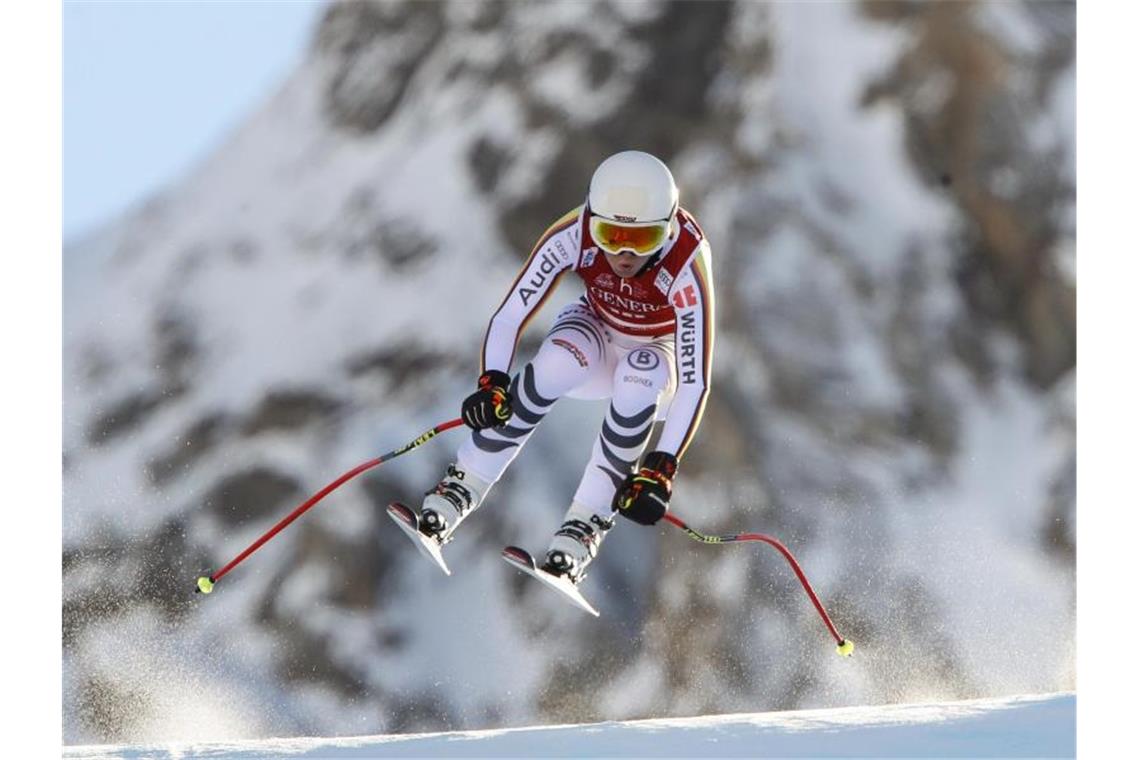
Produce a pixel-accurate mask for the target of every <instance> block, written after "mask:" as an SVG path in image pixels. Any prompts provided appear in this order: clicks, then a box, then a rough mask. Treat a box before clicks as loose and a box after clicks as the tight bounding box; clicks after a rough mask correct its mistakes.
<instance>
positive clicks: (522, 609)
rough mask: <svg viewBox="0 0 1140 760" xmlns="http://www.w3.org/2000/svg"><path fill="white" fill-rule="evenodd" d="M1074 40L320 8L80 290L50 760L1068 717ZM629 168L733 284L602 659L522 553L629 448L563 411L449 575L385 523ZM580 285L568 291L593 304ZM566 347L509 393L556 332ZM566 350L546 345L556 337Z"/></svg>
mask: <svg viewBox="0 0 1140 760" xmlns="http://www.w3.org/2000/svg"><path fill="white" fill-rule="evenodd" d="M1074 47H1075V13H1074V7H1073V5H1072V4H1071V3H1053V2H1024V3H1013V2H1008V3H1007V2H1002V3H998V2H994V3H964V2H963V3H914V2H869V3H861V4H860V3H779V4H763V3H758V2H747V1H741V2H688V1H683V0H674V1H672V2H667V3H655V2H632V1H631V0H615V1H613V2H589V3H587V2H568V1H566V2H563V1H560V0H556V1H552V2H536V3H509V2H482V3H470V2H463V1H462V0H455V1H454V2H337V3H332V4H330V5H329V6H328V7H327V9H326V11H325V12H324V14H323V17H322V19H321V21H320V23H319V25H318V28H317V29H316V30H315V34H314V38H313V42H312V45H311V48H310V50H309V53H308V56H307V58H306V60H305V62H304V64H303V65H302V66H301V67H300V68H299V69H298V70H297V71H296V72H295V73H294V74H293V75H292V76H291V77H289V79H288V80H287V81H286V82H285V83H283V85H282V87H281V88H280V89H279V91H277V92H276V93H274V94H273V95H272V97H270V98H269V99H268V100H267V101H266V102H265V103H264V104H263V105H262V106H261V107H260V108H259V109H257V110H256V112H255V113H253V115H252V116H251V117H250V118H249V119H248V120H247V121H246V122H245V123H244V125H243V126H242V127H241V128H240V129H239V130H237V131H236V132H235V133H234V134H233V135H232V136H231V137H230V138H229V139H228V140H227V141H226V142H225V143H224V144H223V145H221V146H220V147H219V148H218V149H217V150H216V151H215V152H214V153H213V155H212V156H211V157H210V158H209V159H208V160H207V161H205V162H204V163H203V164H202V165H201V166H199V167H198V168H197V169H196V170H195V171H194V172H193V173H192V174H190V175H189V176H186V177H184V178H182V179H180V180H179V181H178V182H176V183H175V184H173V185H172V186H170V187H169V188H168V189H167V190H166V191H165V192H163V193H162V194H160V195H159V196H157V197H155V198H152V199H151V200H149V201H148V202H147V203H146V204H145V205H143V206H141V207H140V208H138V209H136V210H134V211H133V212H131V213H129V214H128V215H126V216H125V217H124V218H122V219H120V220H117V221H116V222H115V223H113V224H111V225H110V226H108V227H107V228H105V229H103V230H101V231H100V232H99V233H98V234H96V235H94V236H92V237H91V238H89V239H86V240H83V241H81V242H80V243H78V244H76V245H74V246H72V247H70V248H69V249H68V250H66V251H65V254H64V255H65V285H64V288H65V290H64V303H65V314H64V336H63V339H64V386H65V396H64V427H65V430H64V445H65V449H64V452H63V472H64V504H63V510H64V537H63V538H64V543H63V560H62V561H63V571H64V585H63V605H64V630H63V658H64V700H65V705H64V708H65V709H64V713H65V727H64V728H65V740H66V741H68V742H69V743H75V742H96V741H135V742H137V741H147V740H160V739H161V740H177V739H183V738H185V739H215V740H217V739H230V738H247V737H257V736H269V735H314V734H319V735H330V734H349V733H351V734H364V733H380V732H400V731H414V730H446V729H457V728H492V727H497V726H509V725H523V724H530V723H536V722H538V723H558V722H577V721H590V720H600V719H628V718H640V717H665V716H684V715H694V714H708V713H716V712H755V711H761V710H778V709H791V708H814V707H829V706H842V705H855V704H872V703H881V702H901V701H917V700H920V699H922V698H925V697H938V698H974V697H984V696H996V695H1001V694H1009V693H1015V692H1029V691H1047V690H1048V691H1055V690H1061V689H1071V688H1073V684H1074V679H1075V675H1074V665H1073V643H1072V642H1073V632H1074V621H1075V610H1074V593H1075V584H1074V553H1075V528H1074V517H1075V511H1074V510H1075V504H1074V502H1075V435H1074V431H1075V400H1074V393H1073V386H1074V374H1075V372H1074V368H1075V336H1076V330H1075V309H1074V302H1075V266H1074V257H1075V237H1076V230H1075V155H1074V154H1075V143H1074V134H1075V72H1074ZM625 148H639V149H643V150H648V151H650V152H653V153H655V154H656V155H658V156H660V157H661V158H663V159H664V160H666V161H667V162H668V163H669V164H670V166H671V167H672V168H673V171H674V174H675V175H676V176H677V179H678V183H679V185H680V187H681V193H682V198H681V201H682V204H683V205H685V206H686V207H687V208H689V209H690V210H691V211H692V212H693V213H694V214H695V215H696V216H697V218H698V219H700V220H701V223H702V226H703V227H704V230H705V232H706V233H707V235H708V237H709V239H710V241H711V243H712V248H713V256H714V277H715V282H716V288H717V303H718V333H717V349H716V355H715V361H714V388H713V392H712V394H711V397H710V401H709V404H708V408H707V411H706V414H705V419H704V422H703V425H702V428H701V430H700V434H699V437H698V439H697V442H696V443H695V444H694V445H693V447H692V448H691V449H690V451H689V454H688V456H687V457H686V460H685V462H684V463H683V467H682V473H681V476H680V479H679V481H678V484H677V488H676V491H675V495H674V509H675V510H676V512H677V514H679V515H681V516H682V517H684V519H686V520H688V521H689V522H690V523H692V524H693V525H694V526H696V527H698V528H700V529H701V530H704V531H705V532H734V531H738V530H758V531H763V532H766V533H771V534H773V535H776V536H779V537H780V538H781V539H782V540H783V541H784V542H785V543H786V544H788V545H789V546H790V547H791V548H792V549H793V550H794V551H795V552H796V554H797V556H798V557H799V559H800V560H801V562H802V563H803V565H804V566H805V569H806V570H807V572H808V574H809V577H810V578H811V579H812V582H813V583H814V584H815V586H816V589H817V591H818V592H819V593H820V596H821V597H822V598H823V600H824V602H825V603H826V604H827V605H828V607H829V610H830V612H831V614H832V616H833V618H834V619H835V621H836V623H837V625H838V626H839V627H840V629H841V630H843V631H844V632H845V633H846V634H847V635H849V636H850V637H851V638H853V639H854V640H855V641H856V642H857V643H858V647H859V648H858V650H857V654H856V657H855V658H852V659H850V660H848V659H843V660H841V659H840V658H837V657H835V656H834V655H832V654H831V649H832V647H831V645H830V644H829V638H828V637H827V635H826V632H825V631H824V629H823V628H822V626H820V625H819V621H818V620H817V619H816V618H815V612H814V610H813V609H812V608H811V606H810V604H809V603H808V602H807V600H806V599H805V598H804V597H803V595H802V592H801V590H800V588H799V585H798V584H797V583H796V581H795V578H794V576H792V575H791V574H790V572H789V571H788V570H787V568H786V566H785V565H784V564H783V560H782V559H781V558H780V557H779V556H778V555H776V553H775V552H771V551H770V550H768V549H766V548H763V547H760V548H757V547H756V546H755V545H744V546H741V545H736V546H721V547H716V546H700V545H697V544H695V543H693V542H690V541H688V540H687V539H686V538H685V537H684V536H682V535H681V534H680V533H679V532H677V531H675V530H672V529H669V528H667V527H662V528H660V529H642V528H639V527H637V526H634V525H632V524H630V525H624V526H622V527H621V529H620V530H618V531H615V534H614V535H613V537H612V538H611V539H609V543H607V546H606V551H605V552H604V553H603V555H602V557H601V558H600V559H599V561H598V563H597V564H596V565H595V569H594V570H593V571H592V573H591V577H590V579H589V580H588V581H587V582H586V586H585V590H586V592H587V594H588V595H590V596H591V597H592V598H593V600H594V601H595V603H596V604H597V605H598V606H599V607H600V608H601V609H602V610H603V617H602V618H601V619H600V620H594V619H590V618H587V617H586V616H581V615H579V614H577V613H576V612H575V611H573V610H572V609H568V608H567V607H566V606H565V605H563V604H562V603H560V602H559V601H558V600H557V599H554V598H550V597H549V596H548V594H546V593H545V592H544V591H543V590H542V589H536V588H534V585H535V584H529V583H526V582H525V581H524V579H523V578H521V577H516V576H515V575H514V574H513V573H512V571H511V570H510V569H509V568H508V567H507V566H506V565H504V564H503V563H502V562H501V561H500V560H499V559H498V557H497V554H498V550H499V548H500V547H501V546H503V545H505V544H507V543H520V544H522V545H527V546H532V547H534V548H536V549H537V548H539V547H541V546H544V545H545V542H546V540H547V539H548V536H549V534H550V532H551V531H552V530H553V528H554V527H555V526H556V524H557V522H558V520H559V518H560V516H561V513H562V511H563V510H564V509H565V506H566V503H567V499H568V498H569V496H570V494H571V493H572V492H573V488H574V485H575V483H576V482H577V478H578V476H579V474H580V471H581V467H582V466H583V465H584V463H585V461H586V458H587V456H588V450H589V446H590V442H591V440H592V438H593V436H594V435H595V434H596V430H597V426H598V424H599V423H598V421H599V420H600V415H601V411H602V407H601V406H598V405H591V404H586V403H582V402H563V403H562V404H560V405H559V406H558V407H556V409H555V411H554V412H553V413H552V414H551V416H550V418H549V419H548V420H547V421H546V422H545V423H544V425H543V427H542V428H540V430H539V432H538V433H537V434H536V436H535V438H534V439H533V440H532V441H531V444H530V445H529V446H528V448H527V450H526V451H525V452H524V453H523V454H522V456H521V457H520V458H519V460H518V461H517V462H516V464H515V467H514V468H513V469H512V470H511V471H510V472H509V473H508V474H507V476H506V477H505V478H504V480H503V481H502V482H501V483H500V484H499V485H498V486H496V489H495V491H494V493H493V496H492V498H491V501H490V503H489V504H488V505H487V506H486V507H485V508H484V510H483V511H481V512H480V513H479V514H478V515H477V516H476V518H474V519H473V520H472V521H471V522H470V523H469V524H468V525H465V527H464V531H463V532H462V533H461V534H460V535H459V537H458V538H457V540H456V541H455V542H454V543H453V544H451V545H450V546H449V548H448V556H449V559H450V561H451V562H452V565H453V568H454V569H455V570H456V571H457V572H456V573H455V575H453V576H452V577H451V578H444V577H443V576H442V575H439V574H438V572H437V571H435V570H434V569H433V568H431V567H430V566H428V565H427V564H425V563H423V562H422V561H420V560H419V558H418V557H417V556H416V555H415V553H414V551H413V550H412V549H411V548H410V547H409V546H407V545H406V541H405V540H404V539H403V538H402V537H401V536H399V535H398V533H397V531H395V530H394V528H393V526H391V525H390V524H389V523H388V520H387V518H386V517H384V516H383V506H384V505H385V504H386V503H387V502H388V501H389V500H391V499H403V500H409V501H413V502H415V501H417V500H418V499H419V495H420V494H421V493H422V491H423V490H424V489H426V488H427V487H428V486H430V485H431V484H432V483H434V481H435V479H436V477H437V476H438V474H439V472H440V471H441V469H442V467H443V466H444V465H445V464H446V463H447V462H448V461H450V457H451V456H452V454H453V453H454V448H455V446H456V445H457V444H458V440H459V438H458V436H459V435H461V433H449V434H447V436H443V437H441V438H440V439H439V440H437V441H433V442H432V443H431V444H430V445H428V446H427V447H425V448H424V450H422V451H418V452H416V453H414V454H409V455H408V456H407V457H406V458H401V459H398V460H396V461H395V462H393V463H391V464H390V465H385V466H383V467H381V468H379V469H377V470H375V471H374V472H373V473H370V474H369V475H367V476H364V477H362V478H361V479H360V480H359V481H358V482H354V483H353V484H351V485H349V486H346V487H345V488H343V489H341V490H340V491H338V492H336V494H334V495H333V496H331V497H330V498H329V499H328V500H326V501H325V502H323V503H322V504H321V505H320V506H319V507H317V508H316V509H314V510H313V511H312V512H310V513H309V514H306V515H305V517H304V518H302V519H301V520H300V521H298V522H297V523H295V524H294V525H293V526H291V527H290V528H289V529H288V530H287V531H286V532H285V533H283V534H281V535H280V536H279V537H278V538H277V539H275V540H274V541H273V542H271V543H270V544H268V545H266V546H265V547H264V548H263V549H262V550H260V552H259V553H258V554H256V555H254V556H253V557H252V558H251V559H249V560H248V561H247V563H246V564H243V565H242V566H241V567H240V568H239V569H238V570H235V571H234V573H233V574H232V575H231V576H228V577H227V578H226V579H225V580H224V581H223V582H222V583H220V584H219V586H218V589H217V591H216V592H215V593H214V594H213V595H211V596H210V597H208V598H207V597H200V596H199V597H195V596H194V595H193V594H192V593H191V590H192V584H193V580H194V578H195V577H197V576H198V575H200V574H202V573H203V572H204V571H206V570H210V569H216V568H218V567H220V566H221V565H223V564H224V563H225V562H227V561H228V560H229V559H230V558H232V557H233V556H234V555H236V554H237V552H239V551H240V550H241V549H243V548H244V547H245V546H246V545H248V544H249V542H250V541H252V540H253V539H254V538H256V537H257V536H258V535H260V534H261V533H262V532H264V531H265V530H266V529H267V528H268V527H269V526H271V525H272V524H273V523H274V522H276V521H277V520H278V519H280V517H282V516H284V515H285V514H286V513H287V512H288V511H289V510H290V509H292V508H293V506H295V505H296V504H297V503H299V502H300V501H301V500H303V499H304V498H305V497H306V496H307V495H308V494H310V493H312V492H314V491H316V490H317V489H318V488H320V487H321V486H322V485H324V484H325V483H327V482H328V481H330V480H331V479H333V478H334V477H336V476H337V475H338V474H340V473H341V472H343V471H345V470H347V469H349V468H350V467H352V466H353V465H355V464H357V463H359V462H361V461H364V460H366V459H368V458H371V457H373V456H376V455H378V454H379V453H382V452H384V451H388V450H390V449H392V448H394V447H395V446H398V445H400V444H402V443H404V442H405V441H407V440H410V439H412V438H414V437H415V436H416V435H418V434H419V433H420V432H422V431H423V430H425V429H427V428H429V427H431V426H432V425H434V424H436V423H438V422H441V421H443V420H446V419H450V418H452V417H454V416H456V415H457V410H458V402H459V400H460V399H462V397H463V396H464V395H465V394H466V393H467V392H469V389H470V388H471V386H472V384H473V381H474V376H475V374H476V373H477V370H478V361H479V359H478V355H479V349H480V344H481V340H482V335H483V331H484V329H485V327H486V320H487V319H488V317H489V316H490V314H491V312H492V311H493V310H494V308H495V307H496V305H497V304H498V302H499V300H500V299H501V298H502V291H503V289H504V288H505V287H506V286H507V284H508V283H509V282H510V281H511V279H512V278H513V276H514V273H515V272H516V271H517V268H518V266H519V264H520V262H521V260H522V259H523V258H525V256H526V254H527V253H528V252H529V250H530V246H531V245H532V244H533V241H534V239H535V238H536V237H537V236H538V235H539V234H540V233H541V232H542V230H543V229H545V227H546V226H547V225H548V224H549V223H550V222H551V221H552V220H553V219H555V218H557V217H558V216H559V215H561V214H562V213H563V212H565V211H566V210H567V209H569V208H571V207H573V206H575V205H577V204H578V203H580V202H581V200H582V198H583V197H584V194H585V189H586V185H587V183H588V180H589V176H590V173H591V171H592V169H593V167H594V166H595V165H596V164H597V162H598V161H600V160H601V159H602V158H604V157H605V156H606V155H608V154H609V153H611V152H613V151H615V150H621V149H625ZM577 292H578V291H577V290H576V286H575V285H573V284H571V283H569V282H567V283H564V284H563V285H562V289H561V291H560V294H559V296H558V298H560V299H561V300H562V301H569V300H571V299H572V298H574V297H576V295H577ZM557 306H558V304H551V305H548V306H547V309H546V312H545V314H544V315H543V317H542V318H540V319H538V320H536V324H534V325H532V326H531V328H530V330H529V332H528V333H527V335H526V337H525V338H524V340H523V344H522V347H521V349H520V355H522V356H525V355H526V354H527V352H528V351H531V350H533V348H534V347H535V346H536V345H537V343H538V341H539V340H540V339H541V336H542V333H543V329H542V328H543V326H544V324H547V323H548V322H549V319H550V318H551V317H552V315H553V314H554V313H555V312H556V311H557ZM538 323H542V324H538Z"/></svg>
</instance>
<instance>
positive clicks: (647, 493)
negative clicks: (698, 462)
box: [613, 451, 677, 525]
mask: <svg viewBox="0 0 1140 760" xmlns="http://www.w3.org/2000/svg"><path fill="white" fill-rule="evenodd" d="M676 474H677V457H675V456H673V455H672V454H668V453H666V452H664V451H651V452H649V453H648V454H646V455H645V459H644V460H642V462H641V469H640V470H638V471H637V472H636V473H632V474H630V475H627V476H626V479H625V482H624V483H622V484H621V487H620V488H618V490H617V493H615V494H614V502H613V508H614V511H615V512H617V513H618V514H619V515H621V516H622V517H628V518H629V519H630V520H633V521H634V522H635V523H641V524H642V525H653V524H654V523H656V522H657V521H658V520H660V519H661V518H662V517H664V516H665V513H666V512H668V511H669V496H670V494H672V493H673V476H674V475H676Z"/></svg>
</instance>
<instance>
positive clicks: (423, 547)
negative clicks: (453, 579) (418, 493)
mask: <svg viewBox="0 0 1140 760" xmlns="http://www.w3.org/2000/svg"><path fill="white" fill-rule="evenodd" d="M388 516H389V517H391V518H392V520H394V521H395V523H396V525H398V526H400V530H402V531H404V533H405V534H407V536H408V538H410V539H412V543H414V544H415V545H416V548H417V549H419V550H420V553H421V554H423V555H424V556H425V557H427V558H428V559H430V560H431V561H432V562H434V563H435V564H436V565H438V566H439V569H440V570H442V571H443V572H444V573H445V574H446V575H451V570H449V569H448V568H447V563H446V562H444V561H443V545H442V544H440V543H439V541H437V540H435V539H434V538H432V537H431V536H429V535H427V534H425V533H424V532H423V531H421V530H420V518H419V516H417V515H416V513H415V512H413V511H412V510H411V509H409V508H408V507H406V506H404V505H403V504H401V503H400V502H398V501H394V502H392V503H391V504H389V505H388Z"/></svg>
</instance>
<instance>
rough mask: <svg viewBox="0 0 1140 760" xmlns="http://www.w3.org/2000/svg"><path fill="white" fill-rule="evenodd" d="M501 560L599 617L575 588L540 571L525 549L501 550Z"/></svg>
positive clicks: (511, 547)
mask: <svg viewBox="0 0 1140 760" xmlns="http://www.w3.org/2000/svg"><path fill="white" fill-rule="evenodd" d="M503 559H505V560H506V561H507V562H508V563H509V564H511V565H513V566H514V567H515V568H516V569H518V570H521V571H522V572H524V573H526V574H527V575H529V576H531V577H532V578H537V579H538V580H540V581H542V583H543V584H545V585H546V586H548V587H550V588H552V589H554V590H555V591H557V592H558V593H559V594H561V595H562V596H563V597H565V598H567V599H569V600H570V601H571V602H573V603H574V604H575V605H576V606H577V607H579V608H580V609H583V610H585V611H586V612H588V613H590V614H591V615H593V616H594V617H600V615H599V614H598V611H597V610H596V609H594V607H593V605H592V604H590V603H589V602H588V601H586V597H584V596H582V592H580V591H579V590H578V587H577V586H575V585H574V584H573V583H571V582H570V581H568V580H566V579H565V578H563V577H562V576H560V575H555V574H554V573H548V572H546V571H545V570H543V569H541V568H540V567H539V566H538V565H537V564H535V561H534V557H532V556H530V552H528V551H527V550H526V549H520V548H519V547H517V546H508V547H507V548H505V549H503Z"/></svg>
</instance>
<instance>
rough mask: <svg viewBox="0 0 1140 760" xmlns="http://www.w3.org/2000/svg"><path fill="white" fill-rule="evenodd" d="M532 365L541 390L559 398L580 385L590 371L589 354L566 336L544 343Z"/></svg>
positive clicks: (552, 338)
mask: <svg viewBox="0 0 1140 760" xmlns="http://www.w3.org/2000/svg"><path fill="white" fill-rule="evenodd" d="M531 363H532V364H533V365H534V375H535V382H536V383H538V385H539V386H540V388H545V389H547V390H549V391H550V392H551V393H555V394H556V395H559V396H561V395H562V394H564V393H565V392H566V391H567V390H569V389H570V388H573V387H574V386H576V385H577V384H578V383H580V382H581V381H582V379H583V378H585V377H586V374H587V373H588V372H589V370H590V356H589V354H587V353H586V351H584V350H583V349H582V348H581V347H580V346H578V345H577V344H576V343H575V342H573V341H571V340H570V339H568V338H566V337H565V336H554V337H551V338H548V339H547V340H545V341H543V343H542V347H541V348H539V350H538V354H537V355H536V356H535V357H534V361H533V362H531Z"/></svg>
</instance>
